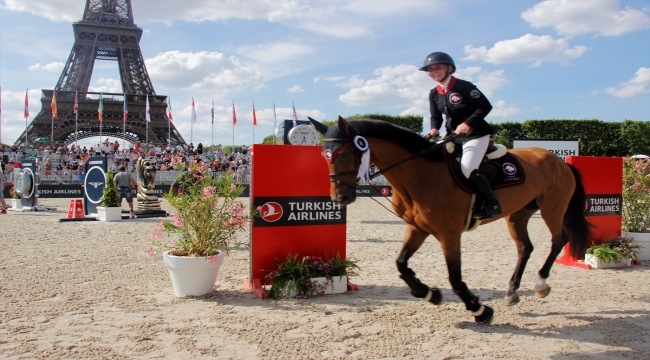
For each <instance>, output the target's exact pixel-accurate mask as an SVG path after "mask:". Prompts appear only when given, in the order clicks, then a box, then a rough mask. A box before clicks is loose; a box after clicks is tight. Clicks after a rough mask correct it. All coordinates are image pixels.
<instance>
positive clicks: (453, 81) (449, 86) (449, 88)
mask: <svg viewBox="0 0 650 360" xmlns="http://www.w3.org/2000/svg"><path fill="white" fill-rule="evenodd" d="M455 83H456V78H455V77H453V76H452V77H451V79H450V80H449V85H447V90H446V91H445V90H443V89H442V86H440V85H438V86H436V90H438V94H440V95H447V94H448V93H449V90H451V88H453V87H454V84H455Z"/></svg>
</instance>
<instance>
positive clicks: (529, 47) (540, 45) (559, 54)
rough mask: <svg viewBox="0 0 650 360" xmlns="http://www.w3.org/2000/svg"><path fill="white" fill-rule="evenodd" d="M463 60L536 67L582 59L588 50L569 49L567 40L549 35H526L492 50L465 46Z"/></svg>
mask: <svg viewBox="0 0 650 360" xmlns="http://www.w3.org/2000/svg"><path fill="white" fill-rule="evenodd" d="M464 50H465V54H467V56H466V57H465V58H463V60H480V61H483V62H487V63H492V64H504V63H525V62H533V63H534V64H535V66H538V65H540V64H541V63H542V62H544V61H558V62H565V61H567V60H571V59H575V58H578V57H580V56H581V55H582V54H583V53H584V52H585V51H587V50H588V48H587V47H586V46H584V45H578V46H575V47H573V48H571V47H569V42H568V41H567V40H566V39H557V40H556V39H553V38H552V37H550V36H548V35H543V36H537V35H533V34H526V35H524V36H522V37H520V38H517V39H512V40H502V41H499V42H497V43H496V44H494V46H493V47H492V48H491V49H488V48H487V47H485V46H480V47H473V46H472V45H465V48H464Z"/></svg>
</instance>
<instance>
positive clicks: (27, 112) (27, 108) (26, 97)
mask: <svg viewBox="0 0 650 360" xmlns="http://www.w3.org/2000/svg"><path fill="white" fill-rule="evenodd" d="M27 94H29V88H27V89H25V111H24V115H25V149H27V132H28V131H29V126H28V125H27V118H28V117H29V96H27ZM28 151H29V150H28Z"/></svg>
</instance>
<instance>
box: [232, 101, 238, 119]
mask: <svg viewBox="0 0 650 360" xmlns="http://www.w3.org/2000/svg"><path fill="white" fill-rule="evenodd" d="M232 124H233V125H235V124H237V113H235V100H233V101H232Z"/></svg>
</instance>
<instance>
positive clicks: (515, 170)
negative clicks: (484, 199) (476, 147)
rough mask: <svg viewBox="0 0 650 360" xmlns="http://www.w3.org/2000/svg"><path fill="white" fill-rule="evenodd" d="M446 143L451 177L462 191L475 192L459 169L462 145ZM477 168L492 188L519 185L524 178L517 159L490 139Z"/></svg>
mask: <svg viewBox="0 0 650 360" xmlns="http://www.w3.org/2000/svg"><path fill="white" fill-rule="evenodd" d="M446 145H447V147H446V150H447V156H448V160H449V161H447V164H448V165H449V166H448V167H449V172H450V174H451V177H452V178H453V179H454V181H455V182H456V184H457V185H458V186H459V187H460V188H461V189H463V191H465V192H467V193H470V194H473V193H475V192H476V191H475V190H474V186H473V185H472V183H471V182H470V181H469V180H467V178H466V177H465V175H463V172H462V171H461V170H460V159H461V157H462V155H463V153H462V147H460V146H455V145H454V144H452V143H447V144H446ZM450 145H451V146H450ZM479 170H480V171H481V172H482V173H483V174H484V175H485V176H486V177H487V178H488V180H489V181H490V185H491V186H492V189H500V188H504V187H507V186H513V185H519V184H521V183H523V182H524V181H525V180H526V174H525V173H524V168H523V167H522V166H521V164H520V163H519V160H517V158H516V157H515V156H514V155H512V154H510V153H509V152H508V150H507V149H506V147H505V146H503V145H501V144H495V143H494V141H493V140H490V144H489V145H488V150H487V152H486V154H485V157H484V159H483V162H481V165H480V166H479Z"/></svg>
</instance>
